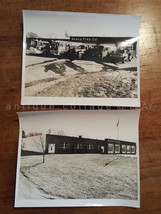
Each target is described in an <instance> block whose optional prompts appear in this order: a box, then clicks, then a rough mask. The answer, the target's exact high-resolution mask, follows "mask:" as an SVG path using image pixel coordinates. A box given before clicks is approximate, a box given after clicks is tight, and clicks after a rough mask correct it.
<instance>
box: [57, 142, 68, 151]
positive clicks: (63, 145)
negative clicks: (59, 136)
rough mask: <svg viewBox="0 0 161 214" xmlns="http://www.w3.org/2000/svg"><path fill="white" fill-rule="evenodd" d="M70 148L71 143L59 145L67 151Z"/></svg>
mask: <svg viewBox="0 0 161 214" xmlns="http://www.w3.org/2000/svg"><path fill="white" fill-rule="evenodd" d="M69 148H70V145H69V143H60V144H59V149H63V150H65V149H69Z"/></svg>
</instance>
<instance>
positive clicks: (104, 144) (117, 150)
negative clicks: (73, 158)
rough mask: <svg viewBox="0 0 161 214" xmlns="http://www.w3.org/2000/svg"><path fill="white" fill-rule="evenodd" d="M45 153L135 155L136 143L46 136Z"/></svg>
mask: <svg viewBox="0 0 161 214" xmlns="http://www.w3.org/2000/svg"><path fill="white" fill-rule="evenodd" d="M45 152H46V153H55V154H76V153H99V154H133V155H135V154H136V143H134V142H128V141H122V140H114V139H105V140H98V139H90V138H83V137H81V136H79V137H71V136H62V135H52V134H47V135H46V150H45Z"/></svg>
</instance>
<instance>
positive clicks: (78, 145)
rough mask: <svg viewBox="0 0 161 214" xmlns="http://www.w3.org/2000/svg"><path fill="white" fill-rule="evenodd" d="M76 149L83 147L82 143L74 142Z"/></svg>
mask: <svg viewBox="0 0 161 214" xmlns="http://www.w3.org/2000/svg"><path fill="white" fill-rule="evenodd" d="M74 149H77V150H80V149H83V145H82V143H76V144H74Z"/></svg>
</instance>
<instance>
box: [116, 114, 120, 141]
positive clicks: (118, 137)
mask: <svg viewBox="0 0 161 214" xmlns="http://www.w3.org/2000/svg"><path fill="white" fill-rule="evenodd" d="M119 123H120V121H119V118H118V121H117V140H119Z"/></svg>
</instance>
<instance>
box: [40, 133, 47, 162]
mask: <svg viewBox="0 0 161 214" xmlns="http://www.w3.org/2000/svg"><path fill="white" fill-rule="evenodd" d="M40 146H41V150H42V154H43V163H45V148H46V144H45V138H44V136H43V134H41V135H40Z"/></svg>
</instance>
